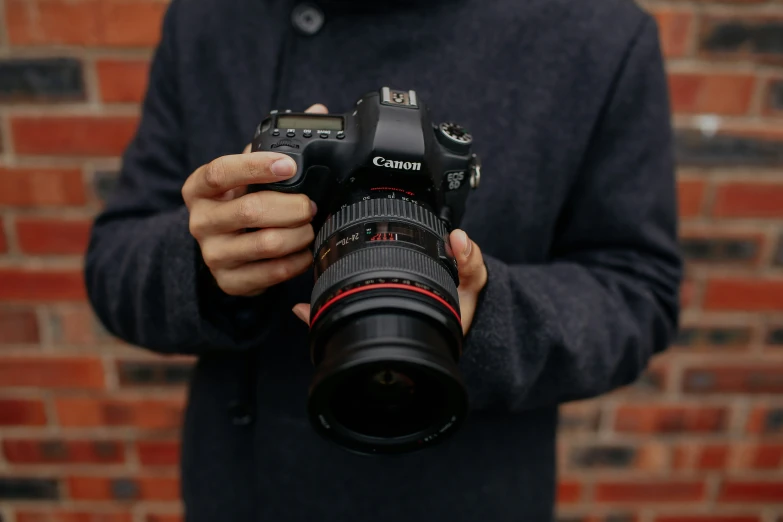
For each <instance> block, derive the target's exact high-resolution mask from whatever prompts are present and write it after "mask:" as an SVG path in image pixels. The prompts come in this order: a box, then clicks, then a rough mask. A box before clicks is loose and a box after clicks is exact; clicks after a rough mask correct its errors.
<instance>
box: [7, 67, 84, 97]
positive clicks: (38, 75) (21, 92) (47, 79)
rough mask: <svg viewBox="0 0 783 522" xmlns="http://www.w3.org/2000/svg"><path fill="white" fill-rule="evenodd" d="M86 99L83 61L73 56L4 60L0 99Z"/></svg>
mask: <svg viewBox="0 0 783 522" xmlns="http://www.w3.org/2000/svg"><path fill="white" fill-rule="evenodd" d="M82 99H84V79H83V77H82V64H81V62H80V61H79V60H76V59H73V58H33V59H9V60H0V101H59V100H68V101H70V100H82Z"/></svg>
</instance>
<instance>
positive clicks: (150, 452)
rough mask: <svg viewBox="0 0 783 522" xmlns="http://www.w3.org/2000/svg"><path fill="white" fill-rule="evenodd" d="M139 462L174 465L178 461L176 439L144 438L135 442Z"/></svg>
mask: <svg viewBox="0 0 783 522" xmlns="http://www.w3.org/2000/svg"><path fill="white" fill-rule="evenodd" d="M136 452H137V453H138V455H139V462H141V463H142V464H143V465H145V466H176V465H177V464H178V463H179V442H178V441H176V440H145V441H139V442H137V443H136Z"/></svg>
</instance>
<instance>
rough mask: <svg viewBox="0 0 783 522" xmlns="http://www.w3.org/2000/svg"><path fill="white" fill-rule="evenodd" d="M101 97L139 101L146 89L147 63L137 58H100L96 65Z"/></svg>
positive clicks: (117, 100) (108, 99)
mask: <svg viewBox="0 0 783 522" xmlns="http://www.w3.org/2000/svg"><path fill="white" fill-rule="evenodd" d="M96 67H97V69H98V82H99V84H100V90H101V99H103V101H105V102H136V103H138V102H141V101H142V99H143V98H144V94H145V92H146V91H147V82H148V80H149V63H148V62H146V61H138V60H133V61H132V60H100V61H98V63H97V65H96Z"/></svg>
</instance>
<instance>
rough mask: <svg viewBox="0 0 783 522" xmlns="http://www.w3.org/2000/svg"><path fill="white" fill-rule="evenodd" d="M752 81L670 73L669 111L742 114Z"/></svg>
mask: <svg viewBox="0 0 783 522" xmlns="http://www.w3.org/2000/svg"><path fill="white" fill-rule="evenodd" d="M755 85H756V79H755V77H754V76H753V75H750V74H720V73H712V74H697V73H672V74H670V75H669V91H670V93H671V100H672V109H673V110H674V112H676V113H685V114H699V113H710V114H725V115H741V114H746V113H747V112H748V110H749V109H750V103H751V98H752V96H753V89H754V87H755Z"/></svg>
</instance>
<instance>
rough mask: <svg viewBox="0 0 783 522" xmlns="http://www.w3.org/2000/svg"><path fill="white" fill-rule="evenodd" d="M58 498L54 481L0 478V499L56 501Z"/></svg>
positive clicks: (58, 493) (58, 492)
mask: <svg viewBox="0 0 783 522" xmlns="http://www.w3.org/2000/svg"><path fill="white" fill-rule="evenodd" d="M58 498H60V491H59V488H58V486H57V481H56V480H54V479H42V478H15V477H0V499H6V500H57V499H58Z"/></svg>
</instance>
